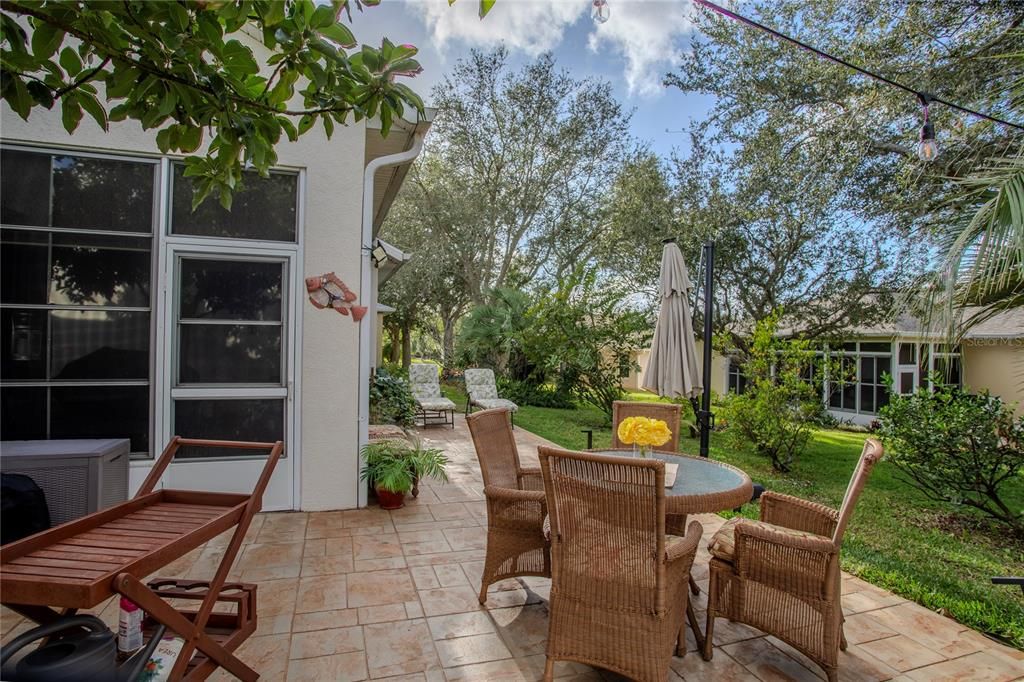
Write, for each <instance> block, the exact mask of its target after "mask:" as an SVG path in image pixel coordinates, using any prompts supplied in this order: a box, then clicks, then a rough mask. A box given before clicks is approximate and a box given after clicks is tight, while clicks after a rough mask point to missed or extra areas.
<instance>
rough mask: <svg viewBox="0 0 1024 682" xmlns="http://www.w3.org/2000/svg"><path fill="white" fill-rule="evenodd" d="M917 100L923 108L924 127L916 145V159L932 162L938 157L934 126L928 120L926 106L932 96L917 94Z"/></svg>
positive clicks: (922, 93) (923, 93)
mask: <svg viewBox="0 0 1024 682" xmlns="http://www.w3.org/2000/svg"><path fill="white" fill-rule="evenodd" d="M917 98H918V99H919V100H921V106H922V107H923V108H924V125H923V126H921V141H920V142H919V143H918V145H917V157H918V158H919V159H921V160H922V161H934V160H935V157H937V156H938V155H939V144H938V143H937V142H936V141H935V126H933V125H932V122H931V121H930V120H928V105H929V103H931V101H932V96H931V95H929V94H928V93H926V92H919V93H918V94H917Z"/></svg>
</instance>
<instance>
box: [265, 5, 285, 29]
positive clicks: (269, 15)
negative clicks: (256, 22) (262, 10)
mask: <svg viewBox="0 0 1024 682" xmlns="http://www.w3.org/2000/svg"><path fill="white" fill-rule="evenodd" d="M284 9H285V3H284V0H270V2H268V3H267V12H266V14H264V15H263V23H264V24H266V25H267V26H274V25H276V24H280V23H281V22H282V21H284V18H285V14H284Z"/></svg>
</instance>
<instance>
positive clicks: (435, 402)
mask: <svg viewBox="0 0 1024 682" xmlns="http://www.w3.org/2000/svg"><path fill="white" fill-rule="evenodd" d="M409 388H410V389H412V396H413V398H415V399H416V407H417V408H418V409H417V414H416V416H417V417H419V418H421V419H422V420H423V425H424V426H427V425H428V424H444V425H446V426H451V427H452V428H453V429H454V428H455V403H453V402H452V401H451V400H449V399H448V398H445V397H444V396H443V395H441V384H440V383H439V382H438V379H437V366H436V365H432V364H429V363H426V362H417V363H414V364H412V365H409ZM438 420H440V421H438Z"/></svg>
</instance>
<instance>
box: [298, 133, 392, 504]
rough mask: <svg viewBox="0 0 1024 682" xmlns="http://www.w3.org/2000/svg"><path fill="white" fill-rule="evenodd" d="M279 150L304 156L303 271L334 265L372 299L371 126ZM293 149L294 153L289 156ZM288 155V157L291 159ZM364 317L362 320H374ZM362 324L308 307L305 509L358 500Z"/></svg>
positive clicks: (304, 376) (304, 333)
mask: <svg viewBox="0 0 1024 682" xmlns="http://www.w3.org/2000/svg"><path fill="white" fill-rule="evenodd" d="M309 137H310V138H311V139H309V141H308V142H305V141H306V137H305V136H304V137H302V138H300V139H299V142H297V143H295V144H294V145H287V146H288V147H298V146H299V145H303V144H304V142H305V145H304V147H303V148H301V149H285V148H282V149H281V150H280V151H279V155H280V158H281V159H282V161H284V162H285V163H291V158H292V154H293V153H295V155H296V159H295V160H296V161H301V162H303V163H304V165H305V167H306V169H307V173H306V221H305V222H306V233H305V234H306V238H305V243H304V245H303V259H304V264H303V272H304V273H305V274H307V275H318V274H320V273H323V272H329V271H332V270H333V271H334V272H336V273H337V274H338V276H339V277H341V279H342V280H344V281H345V282H346V283H347V284H348V285H349V287H351V288H352V290H353V291H355V292H356V293H357V294H358V295H359V303H361V304H363V305H365V304H366V302H367V301H368V300H369V299H368V297H369V295H370V292H363V291H359V290H358V289H359V267H360V223H361V206H362V188H363V164H362V161H363V156H364V153H365V145H366V133H365V129H364V126H363V125H362V124H361V123H360V124H356V125H352V126H349V127H347V128H342V127H340V126H339V127H336V128H335V131H334V135H333V136H332V138H331V140H330V141H327V139H326V137H324V136H323V134H322V133H321V132H318V133H317V134H316V135H312V136H309ZM286 154H287V155H286ZM286 159H288V160H286ZM373 323H374V320H373V319H367V318H364V319H363V321H362V322H361V323H360V324H373ZM359 352H360V351H359V325H357V324H353V323H352V319H351V318H350V317H343V316H341V315H338V314H337V313H334V312H332V311H327V310H315V309H313V308H312V307H311V306H306V308H305V315H304V316H303V321H302V393H301V396H300V399H301V403H300V414H301V420H302V421H301V423H302V459H301V464H302V466H301V472H300V475H301V491H302V498H301V508H302V509H303V510H308V511H317V510H322V509H348V508H352V507H356V506H357V505H358V496H357V491H358V486H359V475H358V473H359V472H358V469H359V444H358V429H357V424H358V410H359V407H358V388H359V386H360V382H364V381H368V380H369V378H368V377H360V376H359Z"/></svg>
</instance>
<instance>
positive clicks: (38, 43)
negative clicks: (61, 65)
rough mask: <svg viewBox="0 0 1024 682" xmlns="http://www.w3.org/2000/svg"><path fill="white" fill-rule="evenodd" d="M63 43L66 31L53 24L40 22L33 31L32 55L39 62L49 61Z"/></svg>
mask: <svg viewBox="0 0 1024 682" xmlns="http://www.w3.org/2000/svg"><path fill="white" fill-rule="evenodd" d="M62 42H64V31H62V30H60V29H59V28H56V27H55V26H53V25H52V24H44V23H42V22H39V23H38V24H37V25H36V27H35V30H33V31H32V55H33V56H34V57H35V58H36V59H39V60H43V59H49V58H50V57H52V56H53V54H54V52H56V51H57V48H58V47H60V44H61V43H62Z"/></svg>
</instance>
